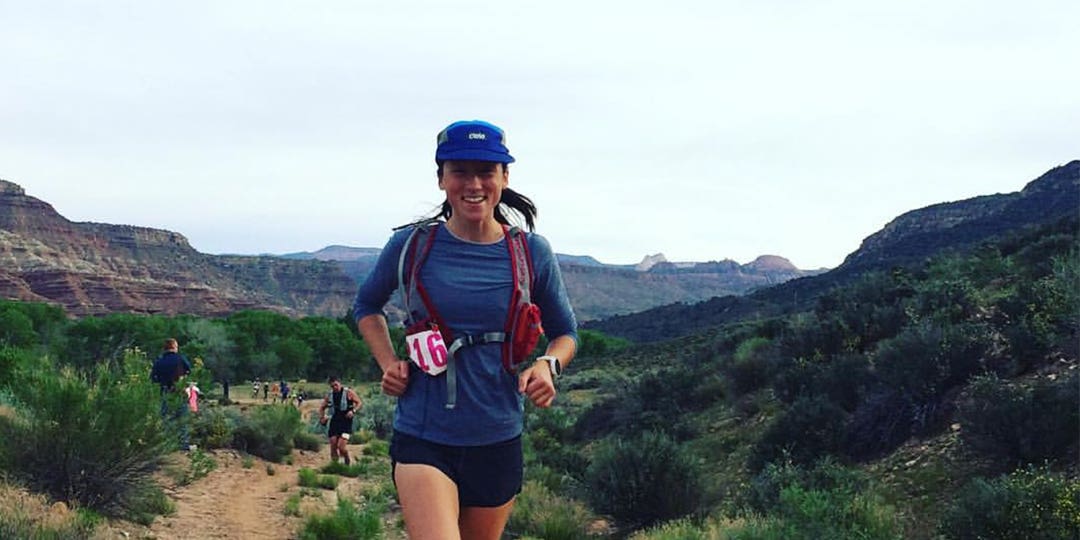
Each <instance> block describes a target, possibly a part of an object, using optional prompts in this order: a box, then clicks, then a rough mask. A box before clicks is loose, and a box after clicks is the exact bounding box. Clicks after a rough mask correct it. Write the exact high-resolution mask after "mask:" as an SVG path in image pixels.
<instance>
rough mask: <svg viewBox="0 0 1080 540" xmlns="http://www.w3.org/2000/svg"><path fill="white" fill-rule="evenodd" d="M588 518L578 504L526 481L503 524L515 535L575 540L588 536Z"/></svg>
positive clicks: (586, 512)
mask: <svg viewBox="0 0 1080 540" xmlns="http://www.w3.org/2000/svg"><path fill="white" fill-rule="evenodd" d="M589 521H590V515H589V511H588V509H586V508H585V506H584V505H582V504H581V503H579V502H576V501H572V500H570V499H565V498H562V497H559V496H558V495H555V494H554V493H552V492H551V491H550V490H549V489H548V488H546V487H545V486H543V485H541V484H539V483H537V482H526V483H525V485H524V486H523V487H522V490H521V494H520V495H519V496H518V498H517V502H516V503H515V504H514V512H513V513H512V514H511V515H510V521H509V523H508V524H507V528H508V530H509V531H510V532H511V533H512V534H514V535H516V536H528V537H536V538H543V539H545V540H575V539H583V538H586V537H587V536H588V534H587V533H588V531H587V528H588V525H589Z"/></svg>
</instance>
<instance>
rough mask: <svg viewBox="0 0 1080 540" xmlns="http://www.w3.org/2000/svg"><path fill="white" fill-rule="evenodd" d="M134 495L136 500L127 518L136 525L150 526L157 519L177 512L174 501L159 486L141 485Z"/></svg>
mask: <svg viewBox="0 0 1080 540" xmlns="http://www.w3.org/2000/svg"><path fill="white" fill-rule="evenodd" d="M133 495H134V496H133V497H132V498H133V499H134V500H133V502H132V504H131V507H130V509H129V510H128V512H127V513H126V517H127V519H130V520H131V521H134V522H136V523H139V524H142V525H147V526H149V525H150V524H151V523H153V522H154V518H155V517H157V516H168V515H172V514H173V513H175V512H176V505H175V504H174V503H173V501H172V499H170V498H169V496H168V495H166V494H165V492H164V491H162V489H161V487H159V486H158V485H157V484H147V485H141V486H139V488H138V489H136V490H135V492H134V494H133Z"/></svg>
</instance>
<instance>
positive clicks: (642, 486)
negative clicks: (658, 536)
mask: <svg viewBox="0 0 1080 540" xmlns="http://www.w3.org/2000/svg"><path fill="white" fill-rule="evenodd" d="M585 477H586V485H587V487H588V490H589V493H588V496H589V502H590V504H591V505H592V507H593V508H595V509H597V510H598V511H600V512H603V513H607V514H610V515H612V516H613V517H615V519H617V520H620V521H623V522H626V523H630V524H634V525H651V524H653V523H657V522H660V521H665V520H670V519H675V518H678V517H682V516H685V515H688V514H692V513H695V512H697V511H698V510H699V506H700V504H701V500H702V497H703V493H704V489H703V486H702V484H701V472H700V466H699V465H698V462H697V460H696V459H695V458H694V456H693V455H691V454H690V453H689V452H687V451H686V450H685V449H684V448H683V447H681V446H679V445H678V444H676V443H675V442H674V441H672V440H671V439H670V438H668V437H667V436H665V435H663V434H660V433H656V432H645V433H642V434H640V435H639V436H637V437H635V438H632V439H624V438H615V437H609V438H607V439H604V440H603V441H601V442H600V443H599V444H598V445H597V449H596V452H595V454H594V455H593V459H592V463H590V464H589V468H588V470H587V471H586V473H585Z"/></svg>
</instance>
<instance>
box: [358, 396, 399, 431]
mask: <svg viewBox="0 0 1080 540" xmlns="http://www.w3.org/2000/svg"><path fill="white" fill-rule="evenodd" d="M361 399H363V401H364V407H363V409H361V411H360V415H359V416H358V417H357V419H356V420H354V421H353V425H354V426H355V427H357V428H359V429H364V430H368V431H371V432H373V433H375V436H376V437H378V438H380V439H389V438H390V434H391V433H392V432H393V430H394V407H395V403H396V400H394V399H393V398H391V397H390V396H387V395H385V394H383V393H382V392H381V391H380V390H379V387H378V386H377V385H376V386H373V387H372V388H371V389H370V390H369V391H368V392H367V395H365V396H363V397H362V398H361Z"/></svg>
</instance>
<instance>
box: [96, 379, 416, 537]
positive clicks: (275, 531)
mask: <svg viewBox="0 0 1080 540" xmlns="http://www.w3.org/2000/svg"><path fill="white" fill-rule="evenodd" d="M234 399H235V396H234ZM239 401H240V403H241V406H242V407H243V406H251V405H252V404H258V405H262V404H263V402H262V399H261V398H260V399H258V400H257V401H256V400H252V399H250V398H249V397H247V396H241V397H240V398H239ZM319 403H320V401H319V400H317V399H316V400H309V401H307V402H305V403H304V404H303V407H302V409H301V413H302V414H303V415H304V417H305V418H306V417H307V415H308V414H309V412H310V411H313V410H317V409H318V407H319ZM361 448H362V447H361V446H359V445H349V453H350V454H351V455H352V456H353V457H354V458H355V457H356V456H358V455H359V453H360V450H361ZM329 452H330V451H329V447H328V446H326V445H323V448H322V450H321V451H319V452H310V451H302V450H294V451H293V454H292V463H291V464H285V463H271V462H268V461H264V460H262V459H259V458H250V459H252V460H253V461H249V464H250V466H249V467H247V468H245V467H244V461H245V459H244V456H242V455H241V454H240V453H239V452H236V451H233V450H211V451H208V452H207V453H208V454H209V455H211V456H212V457H213V459H214V461H216V462H217V467H216V468H215V469H214V470H213V471H211V472H210V473H209V474H208V475H207V476H205V477H203V478H200V479H198V480H195V481H194V482H192V483H190V484H187V485H183V486H170V482H169V481H168V480H167V479H164V478H163V484H164V485H165V486H166V490H165V491H166V493H167V494H168V495H169V497H170V498H171V499H172V500H173V502H174V503H175V505H176V512H175V513H174V514H173V515H170V516H160V517H158V518H157V519H155V520H154V522H153V524H151V526H150V527H143V526H140V525H136V524H132V523H113V524H110V525H108V527H107V529H108V531H107V532H106V537H112V538H118V537H119V538H155V539H161V540H168V539H192V540H194V539H199V540H203V539H214V538H228V539H238V540H246V539H253V540H254V539H258V540H274V539H290V538H297V537H298V534H299V531H300V530H301V528H302V526H303V523H304V520H305V519H306V518H307V517H308V516H311V515H315V514H329V513H331V512H333V511H334V509H335V508H336V505H337V495H338V493H341V494H344V495H347V496H350V497H352V498H355V497H356V495H357V493H358V492H359V491H360V489H361V488H362V487H363V486H364V484H374V483H380V482H385V481H386V480H387V479H385V478H364V477H363V476H361V477H360V478H347V477H339V478H340V483H339V484H338V487H337V490H334V491H332V490H319V493H320V495H319V497H318V498H316V497H302V498H301V501H302V502H301V505H300V514H301V515H300V516H287V515H285V502H286V500H287V499H288V498H289V497H290V496H292V495H294V494H296V493H299V492H300V489H301V488H300V487H299V485H298V477H297V471H299V470H300V469H301V468H304V467H307V468H311V469H316V470H317V469H318V468H320V467H322V466H323V465H325V464H327V463H328V462H329V461H330V454H329ZM171 459H172V460H175V461H176V462H177V464H178V465H184V464H186V463H188V458H187V456H186V455H184V454H179V453H178V454H176V455H174V456H172V457H171ZM270 471H273V473H272V474H271V472H270ZM398 521H399V519H398V516H397V514H396V512H391V513H389V514H388V515H386V516H384V519H383V529H384V531H385V532H386V536H385V537H386V538H404V535H403V534H401V533H400V529H399V528H397V525H396V523H397V522H398Z"/></svg>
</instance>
